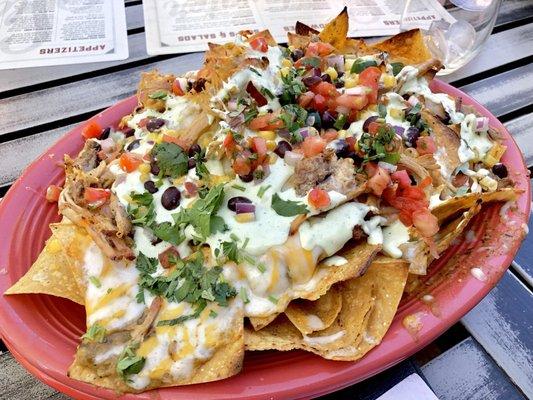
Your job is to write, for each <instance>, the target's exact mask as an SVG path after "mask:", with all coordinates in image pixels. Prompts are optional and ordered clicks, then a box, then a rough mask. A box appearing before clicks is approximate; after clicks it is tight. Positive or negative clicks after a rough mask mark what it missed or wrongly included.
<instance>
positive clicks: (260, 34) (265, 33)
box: [246, 29, 278, 46]
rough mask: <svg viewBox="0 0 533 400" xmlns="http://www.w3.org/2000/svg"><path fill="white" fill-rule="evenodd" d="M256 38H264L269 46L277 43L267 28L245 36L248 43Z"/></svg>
mask: <svg viewBox="0 0 533 400" xmlns="http://www.w3.org/2000/svg"><path fill="white" fill-rule="evenodd" d="M256 38H263V39H265V40H266V42H267V44H268V45H269V46H277V45H278V42H276V39H274V37H273V36H272V34H271V33H270V31H269V30H268V29H265V30H263V31H260V32H257V33H255V34H253V35H251V36H247V37H246V41H247V42H248V43H250V42H251V41H252V40H254V39H256Z"/></svg>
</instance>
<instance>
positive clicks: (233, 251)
mask: <svg viewBox="0 0 533 400" xmlns="http://www.w3.org/2000/svg"><path fill="white" fill-rule="evenodd" d="M222 254H224V255H225V256H226V257H227V258H228V260H230V261H234V262H236V263H237V264H238V263H240V262H241V257H240V255H239V247H238V246H237V243H236V242H235V241H231V242H222Z"/></svg>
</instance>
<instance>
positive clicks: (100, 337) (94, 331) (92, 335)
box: [81, 322, 106, 343]
mask: <svg viewBox="0 0 533 400" xmlns="http://www.w3.org/2000/svg"><path fill="white" fill-rule="evenodd" d="M105 335H106V330H105V328H104V327H103V326H101V325H99V324H98V322H96V323H94V324H92V325H91V326H90V327H89V329H87V332H85V334H84V335H83V336H82V337H81V338H82V339H84V340H88V341H90V342H98V343H102V342H103V341H104V339H105Z"/></svg>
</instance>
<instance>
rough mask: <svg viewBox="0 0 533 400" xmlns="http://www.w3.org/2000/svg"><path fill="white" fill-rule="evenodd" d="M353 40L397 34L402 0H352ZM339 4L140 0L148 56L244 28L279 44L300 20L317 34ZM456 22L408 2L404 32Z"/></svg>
mask: <svg viewBox="0 0 533 400" xmlns="http://www.w3.org/2000/svg"><path fill="white" fill-rule="evenodd" d="M346 3H347V5H348V13H349V15H350V31H349V36H351V37H368V36H386V35H394V34H396V33H398V32H400V20H401V14H402V11H403V6H404V4H405V2H404V1H400V0H351V1H347V2H346ZM344 4H345V1H343V0H224V1H222V0H144V1H143V9H144V21H145V31H146V47H147V52H148V54H151V55H155V54H171V53H185V52H191V51H202V50H206V49H207V43H208V42H213V43H223V42H227V41H231V40H232V39H233V38H234V37H235V35H236V34H237V32H239V31H240V30H244V29H250V30H256V31H257V30H262V29H268V30H270V33H271V34H272V36H274V38H275V39H276V40H277V41H278V42H280V43H283V42H286V41H287V32H288V31H292V30H293V29H294V24H295V23H296V21H301V22H303V23H305V24H306V25H309V26H311V27H313V28H315V29H318V30H320V29H321V28H323V27H324V24H325V23H326V22H327V21H328V20H330V19H332V18H333V17H335V15H337V14H338V13H339V12H340V10H342V8H343V7H344ZM440 19H444V20H445V21H447V22H450V23H453V22H454V21H455V19H454V18H453V17H452V16H451V15H450V14H449V13H448V12H447V11H446V10H445V9H444V8H443V7H442V5H441V4H440V3H439V1H438V0H411V3H410V6H409V13H408V17H407V18H406V19H405V20H404V24H403V26H402V29H410V28H414V27H419V28H422V29H428V28H429V26H430V24H431V22H432V21H435V20H437V21H438V20H440Z"/></svg>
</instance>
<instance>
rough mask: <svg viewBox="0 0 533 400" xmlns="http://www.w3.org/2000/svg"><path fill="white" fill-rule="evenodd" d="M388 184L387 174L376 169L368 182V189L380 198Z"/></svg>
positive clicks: (388, 177)
mask: <svg viewBox="0 0 533 400" xmlns="http://www.w3.org/2000/svg"><path fill="white" fill-rule="evenodd" d="M389 182H390V176H389V173H388V172H387V171H386V170H385V169H383V168H381V167H377V169H376V172H375V174H374V175H373V176H372V177H371V178H370V179H369V180H368V187H369V188H370V190H372V193H374V194H375V195H376V196H381V194H382V193H383V190H385V188H386V187H387V186H388V185H389Z"/></svg>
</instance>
